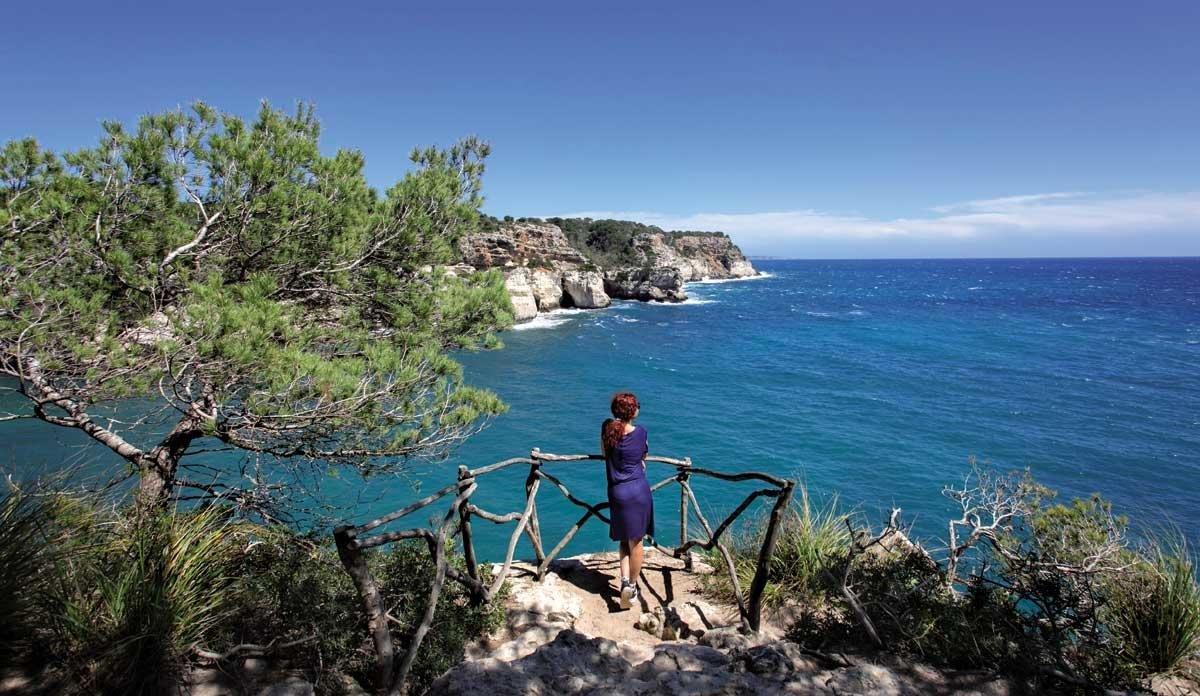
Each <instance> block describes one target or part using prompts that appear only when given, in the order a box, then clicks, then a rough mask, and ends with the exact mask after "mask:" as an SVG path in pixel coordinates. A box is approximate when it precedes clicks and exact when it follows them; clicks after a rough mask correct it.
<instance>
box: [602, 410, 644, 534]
mask: <svg viewBox="0 0 1200 696" xmlns="http://www.w3.org/2000/svg"><path fill="white" fill-rule="evenodd" d="M608 422H609V421H605V424H607V423H608ZM648 451H649V445H648V444H647V441H646V429H645V428H643V427H642V426H640V425H636V426H634V428H633V430H632V431H631V432H629V433H627V434H626V435H625V436H624V437H622V438H621V441H620V442H618V443H617V446H616V447H614V448H612V450H611V451H609V452H607V453H606V454H605V458H604V469H605V473H606V474H607V475H608V504H609V506H610V508H609V516H610V518H611V520H612V521H611V522H610V523H609V525H608V536H609V538H610V539H612V540H613V541H628V540H631V539H637V540H639V541H640V540H641V539H642V537H645V536H654V499H653V498H652V497H651V496H650V484H649V483H648V482H647V481H646V467H645V466H643V464H642V460H643V459H644V458H645V456H646V453H647V452H648Z"/></svg>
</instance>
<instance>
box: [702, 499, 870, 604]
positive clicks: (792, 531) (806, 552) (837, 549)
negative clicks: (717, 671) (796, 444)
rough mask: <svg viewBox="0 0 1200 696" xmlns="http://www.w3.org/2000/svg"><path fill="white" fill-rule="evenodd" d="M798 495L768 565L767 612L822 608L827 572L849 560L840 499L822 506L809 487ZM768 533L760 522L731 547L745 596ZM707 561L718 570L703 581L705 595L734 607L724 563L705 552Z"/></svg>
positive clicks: (847, 533) (736, 538) (714, 552)
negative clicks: (794, 605) (789, 606)
mask: <svg viewBox="0 0 1200 696" xmlns="http://www.w3.org/2000/svg"><path fill="white" fill-rule="evenodd" d="M798 491H799V496H798V498H797V500H796V501H794V502H793V503H792V505H791V506H790V507H789V508H788V509H787V511H786V512H785V513H784V515H783V517H782V518H781V521H780V527H779V536H778V538H777V539H776V542H775V553H774V554H773V555H772V557H771V563H770V565H769V569H770V577H769V579H768V582H767V585H766V588H765V589H764V590H763V604H764V606H767V607H776V606H780V605H782V604H784V603H787V602H798V603H804V604H822V603H823V602H824V598H825V594H826V591H827V587H828V584H829V581H828V579H827V578H826V577H825V573H826V571H827V570H828V569H829V568H831V567H832V566H833V565H834V564H835V563H836V562H837V561H839V560H840V559H841V558H843V557H844V556H845V555H846V551H847V549H849V547H850V529H849V527H847V525H846V519H847V515H846V513H843V512H841V511H840V510H839V505H838V499H837V497H836V496H835V497H833V498H831V499H830V500H828V501H826V502H825V503H824V504H818V503H815V502H813V501H812V499H811V498H810V497H809V494H808V488H807V487H806V486H804V485H800V486H799V487H798ZM764 529H765V519H759V520H758V521H756V522H754V523H752V524H751V525H750V526H748V527H746V528H743V529H742V530H741V531H740V532H739V533H738V534H736V535H735V536H734V538H733V543H732V544H730V546H729V551H730V555H731V556H733V561H734V568H736V569H737V574H738V583H739V584H740V585H741V587H742V588H743V591H745V590H746V588H749V587H750V582H751V580H753V578H754V572H755V570H756V568H757V564H758V552H759V549H760V548H761V547H762V533H763V530H764ZM706 560H707V562H708V563H709V564H710V565H712V566H713V567H714V568H716V569H718V570H717V572H715V573H712V574H711V575H707V576H704V584H705V589H706V591H708V592H710V593H711V594H713V596H715V597H717V598H719V599H722V600H723V601H726V602H733V586H732V585H731V584H730V582H729V574H728V572H726V571H725V570H724V569H725V561H724V559H722V558H721V555H720V552H718V551H717V550H716V549H712V550H711V551H709V552H707V554H706Z"/></svg>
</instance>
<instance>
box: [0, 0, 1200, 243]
mask: <svg viewBox="0 0 1200 696" xmlns="http://www.w3.org/2000/svg"><path fill="white" fill-rule="evenodd" d="M39 5H40V6H35V3H19V4H12V5H10V6H9V7H7V8H6V9H5V11H4V21H3V26H2V27H0V59H2V60H3V64H4V65H5V69H4V70H3V71H0V140H8V139H10V138H15V137H21V136H26V135H33V136H36V137H37V138H38V139H39V140H40V141H42V142H43V143H44V144H45V145H47V146H49V147H52V148H56V149H70V148H76V147H80V146H83V145H87V144H91V143H93V142H94V141H95V140H96V139H97V137H98V135H99V122H100V120H102V119H107V118H115V119H120V120H125V121H132V120H133V119H136V117H137V116H138V115H140V114H143V113H146V112H150V111H159V110H163V109H167V108H171V107H175V106H177V105H186V104H187V103H189V102H191V101H193V100H195V99H198V98H200V99H204V100H205V101H208V102H210V103H212V104H214V105H216V106H217V107H219V108H221V109H224V110H227V111H233V112H238V113H244V114H247V115H249V114H252V113H253V111H254V110H255V109H256V107H257V104H258V102H259V100H261V99H268V100H270V101H271V102H272V103H273V104H275V105H277V106H284V107H288V106H290V105H292V104H293V103H294V102H296V101H297V100H305V101H312V102H315V103H316V105H317V112H318V115H319V116H320V118H321V120H322V123H323V124H324V129H325V130H324V139H323V142H324V144H325V146H326V147H328V148H329V149H330V150H332V149H334V148H337V147H353V148H358V149H360V150H362V151H363V152H364V153H365V155H366V158H367V163H368V165H367V166H368V176H369V177H370V179H371V181H372V183H374V184H375V185H377V186H379V187H381V188H382V187H386V186H387V185H388V184H389V183H391V182H392V181H394V180H395V179H397V178H398V177H399V176H401V175H402V174H403V172H404V170H405V168H406V166H407V164H408V162H407V159H406V155H407V153H408V151H409V150H410V148H411V147H412V146H414V145H424V144H434V143H436V144H449V143H451V142H453V141H454V140H455V139H456V138H458V137H460V136H462V135H466V134H471V133H474V134H478V135H480V136H482V137H484V138H485V139H487V140H489V141H490V142H491V143H492V144H493V148H494V154H493V157H492V158H491V159H490V161H489V170H488V173H487V176H486V180H485V192H486V194H487V197H488V201H487V204H486V206H485V209H486V210H487V211H488V212H491V213H493V214H496V215H504V214H512V215H517V216H521V215H538V216H547V215H555V214H573V213H591V214H592V215H593V216H601V215H603V216H621V217H630V218H636V219H640V220H644V221H648V222H654V223H657V224H662V225H665V226H668V227H687V228H701V229H725V230H726V231H728V232H730V233H731V234H732V235H733V236H734V238H735V240H737V241H738V242H739V243H740V244H742V245H743V247H744V248H745V249H746V250H747V251H748V252H750V253H755V254H769V255H778V256H799V257H888V256H1043V255H1046V256H1056V255H1057V256H1061V255H1071V256H1075V255H1200V40H1197V39H1196V33H1197V29H1200V3H1196V2H1177V3H1173V2H1147V3H1128V2H1120V3H1117V2H1111V3H1110V2H1088V3H1065V2H1060V3H1044V2H1042V3H1023V2H1005V3H961V2H942V3H922V2H905V3H897V2H863V3H827V5H828V6H827V7H805V6H804V5H805V3H796V2H789V3H779V4H774V3H729V2H722V3H712V4H709V3H704V2H687V3H683V2H679V3H669V2H643V3H637V4H627V3H618V2H611V3H581V2H562V1H561V0H560V1H559V2H553V3H540V4H539V3H524V2H519V1H517V0H509V1H506V2H494V1H493V2H486V3H477V4H464V3H455V2H438V3H432V2H430V3H416V2H402V1H398V2H391V3H370V2H346V3H337V4H335V3H325V4H320V5H318V4H311V5H308V4H306V3H303V2H287V3H263V2H259V3H251V2H246V3H238V4H234V3H221V2H209V3H201V4H196V3H188V4H182V3H180V4H175V3H169V2H156V3H147V4H146V5H145V7H144V8H139V7H138V6H137V4H134V3H122V2H104V3H98V2H89V3H82V2H80V3H57V4H54V6H51V5H52V3H41V4H39ZM242 5H245V7H243V6H242Z"/></svg>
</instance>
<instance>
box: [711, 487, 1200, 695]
mask: <svg viewBox="0 0 1200 696" xmlns="http://www.w3.org/2000/svg"><path fill="white" fill-rule="evenodd" d="M976 478H977V481H976V482H975V483H974V484H969V485H966V486H964V488H963V490H962V491H951V492H955V493H961V494H962V495H951V496H949V497H951V499H952V500H955V501H958V502H962V503H963V505H964V510H965V511H968V512H965V513H964V520H967V522H965V523H964V524H966V525H967V527H968V528H969V527H970V525H972V524H973V525H978V526H979V528H980V529H982V530H983V531H982V533H981V534H979V535H978V536H971V537H970V538H971V539H973V540H974V541H973V542H971V545H969V546H968V547H966V552H965V553H966V555H964V556H962V557H961V559H962V565H960V566H959V568H960V569H961V568H970V569H971V571H970V572H969V573H967V574H966V575H963V574H962V573H961V572H959V573H958V574H956V575H951V574H950V572H949V571H948V565H947V564H948V561H945V560H943V561H938V560H937V559H935V558H934V557H933V556H932V555H930V554H929V553H927V552H926V551H925V550H924V549H923V548H921V547H920V546H917V545H913V544H911V543H910V542H909V541H908V540H907V539H905V538H901V537H900V536H899V535H897V530H895V529H893V528H891V527H888V528H887V529H885V531H883V532H880V533H878V534H876V533H872V532H870V531H868V530H866V529H861V528H857V527H856V528H855V530H854V531H853V532H848V531H847V527H846V526H845V523H846V522H847V521H848V520H850V519H853V518H848V517H847V516H845V515H842V514H840V513H838V512H836V508H835V506H833V505H829V506H825V507H817V506H814V505H813V504H812V503H811V502H810V501H809V499H808V496H807V495H806V494H805V493H804V492H803V489H802V493H801V495H800V496H799V499H798V504H797V507H796V508H795V509H794V512H792V513H790V515H789V517H788V518H786V521H785V523H784V526H783V527H782V528H781V532H780V537H779V545H778V546H777V548H776V554H777V555H776V557H775V558H774V559H773V560H772V565H771V577H770V580H769V582H768V589H767V592H766V594H765V595H764V599H765V601H766V603H767V604H768V605H774V606H779V605H790V606H791V608H792V610H793V611H794V612H796V613H795V621H794V623H793V624H792V626H791V627H790V629H789V635H790V637H791V638H792V639H793V640H796V641H798V642H800V643H801V644H803V645H806V646H808V647H812V648H815V649H819V650H838V651H846V650H850V651H853V650H859V649H863V648H871V649H874V647H875V646H874V645H873V641H871V640H870V639H869V633H868V630H867V625H868V624H869V625H870V627H871V628H872V629H873V630H874V632H875V633H876V635H878V637H879V640H880V642H881V643H882V645H883V647H884V649H886V650H887V651H889V652H892V653H895V654H899V655H902V656H905V657H907V658H911V659H917V660H921V661H924V662H929V663H933V664H940V665H947V666H951V667H956V668H967V669H987V670H995V671H1001V672H1004V673H1008V674H1014V675H1017V676H1019V677H1021V678H1024V679H1026V680H1028V681H1029V682H1030V683H1031V684H1033V685H1035V686H1037V687H1040V688H1044V687H1050V686H1053V687H1055V688H1065V689H1067V690H1083V691H1089V690H1096V689H1100V688H1110V687H1115V688H1135V687H1138V686H1139V685H1143V684H1144V683H1145V681H1146V680H1147V679H1148V678H1149V677H1150V676H1152V675H1154V674H1161V673H1172V672H1181V671H1187V670H1189V669H1192V668H1194V665H1195V659H1196V657H1197V655H1198V651H1200V585H1198V584H1197V579H1196V574H1195V573H1196V564H1195V560H1194V558H1193V556H1192V554H1191V553H1190V551H1189V550H1188V548H1187V546H1186V544H1185V543H1184V542H1183V541H1182V537H1180V536H1179V535H1178V534H1174V535H1166V536H1163V535H1150V537H1149V541H1148V543H1147V544H1146V545H1144V547H1142V548H1131V547H1130V546H1128V545H1127V544H1126V543H1125V530H1126V527H1127V525H1128V522H1127V520H1126V519H1125V518H1123V517H1121V516H1118V515H1115V514H1114V513H1113V510H1112V505H1111V504H1110V503H1109V502H1108V501H1106V500H1104V499H1103V498H1101V497H1099V496H1091V497H1088V498H1084V499H1075V500H1071V501H1069V502H1066V503H1059V502H1056V501H1055V498H1056V494H1055V493H1054V491H1052V490H1049V489H1047V488H1045V487H1043V486H1040V485H1037V484H1036V483H1035V482H1033V481H1032V480H1030V479H1029V478H1028V475H1027V474H1026V475H1025V476H1015V477H998V476H989V475H986V474H983V473H980V472H977V473H976ZM1010 512H1011V513H1012V514H1011V516H1009V513H1010ZM996 514H1000V515H1002V516H1003V517H1002V518H1000V519H1001V521H1000V522H999V523H998V524H997V525H996V526H989V523H990V522H991V521H993V520H996V519H998V518H997V517H996V516H995V515H996ZM972 520H973V521H972ZM967 536H968V535H967V533H966V532H965V531H963V532H962V534H961V535H960V536H959V538H958V542H959V543H961V542H962V541H963V540H964V539H966V538H967ZM760 539H761V522H760V525H759V529H758V530H757V533H755V534H748V535H746V536H743V537H741V538H740V539H739V540H738V543H736V544H734V546H733V551H734V557H735V565H736V566H737V568H738V571H739V579H740V583H741V585H742V586H743V587H746V586H748V584H749V581H750V578H751V577H752V575H753V570H754V565H753V561H754V558H755V556H756V555H757V551H758V544H759V543H760ZM709 560H710V562H711V563H713V564H714V565H716V566H717V567H718V568H719V567H722V565H723V564H722V563H721V562H720V560H719V558H717V557H716V556H715V555H714V556H712V557H710V559H709ZM843 578H845V581H846V584H845V586H844V587H843V582H842V581H843ZM708 584H709V589H710V590H712V591H714V592H715V593H716V594H717V595H718V596H719V597H722V598H724V599H727V600H728V599H731V590H730V588H729V586H728V585H729V584H728V580H726V579H724V578H722V577H721V574H714V575H713V576H711V577H710V578H709V580H708ZM851 599H852V600H853V601H851ZM856 605H857V606H856ZM860 612H861V615H860ZM864 617H865V620H864Z"/></svg>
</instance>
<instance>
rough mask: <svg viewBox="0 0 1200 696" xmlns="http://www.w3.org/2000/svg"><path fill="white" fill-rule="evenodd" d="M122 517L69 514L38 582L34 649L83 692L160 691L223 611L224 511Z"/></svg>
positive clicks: (227, 581) (226, 604) (226, 607)
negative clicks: (39, 644)
mask: <svg viewBox="0 0 1200 696" xmlns="http://www.w3.org/2000/svg"><path fill="white" fill-rule="evenodd" d="M71 507H72V508H74V507H75V506H74V505H71ZM131 512H132V515H131V516H125V515H120V516H115V517H112V516H108V515H105V514H104V513H103V512H101V511H99V510H91V511H85V512H82V514H81V511H79V510H78V509H72V510H71V516H70V517H63V518H59V519H57V520H56V524H57V525H58V527H59V529H60V530H61V531H62V532H63V533H64V537H63V538H62V540H61V541H60V544H61V548H60V554H59V558H60V559H61V560H60V562H59V564H58V565H57V566H56V567H55V568H54V572H53V574H52V576H51V577H49V578H48V579H47V585H48V587H47V593H46V597H45V600H44V601H45V615H46V616H47V618H48V626H47V627H46V628H47V629H48V630H47V634H48V635H49V636H50V637H52V640H50V641H49V643H48V644H47V645H46V646H45V647H44V648H43V649H44V650H47V651H50V653H51V654H53V655H55V657H56V659H57V661H58V663H59V664H60V665H61V666H62V668H63V670H64V671H65V672H66V673H67V675H68V681H69V682H70V683H72V684H75V685H77V686H78V688H79V689H80V690H82V691H87V692H93V691H94V692H100V693H113V694H115V693H122V694H126V693H128V694H137V693H147V694H148V693H159V692H161V691H162V689H163V688H164V687H165V685H168V684H170V683H172V682H173V680H174V679H175V678H176V677H177V676H178V673H179V669H180V667H181V665H182V663H183V660H184V658H185V656H186V655H187V653H188V651H189V650H190V649H191V648H192V647H193V646H195V645H198V644H203V643H204V642H206V641H207V639H208V638H209V637H210V636H212V635H213V634H214V632H215V629H216V627H217V626H218V624H219V623H220V621H221V620H222V619H223V618H224V617H225V616H226V614H227V612H228V611H230V609H231V606H232V605H231V603H230V599H231V595H230V592H229V590H230V588H231V586H232V584H233V578H232V577H231V576H230V575H229V574H228V570H229V567H228V562H227V561H228V558H229V557H230V553H231V551H230V540H231V538H232V528H231V526H230V524H229V522H228V515H227V513H226V512H225V511H222V510H220V509H218V508H215V507H210V508H205V509H201V510H198V511H195V512H189V513H174V514H159V513H145V512H144V511H131ZM89 518H91V519H89ZM79 521H82V522H83V524H80V525H79V526H75V527H71V526H67V525H70V524H71V523H72V522H79ZM64 522H65V523H66V525H64Z"/></svg>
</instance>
